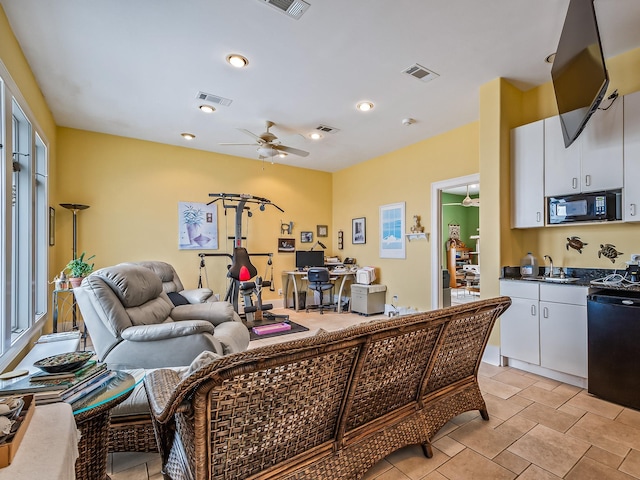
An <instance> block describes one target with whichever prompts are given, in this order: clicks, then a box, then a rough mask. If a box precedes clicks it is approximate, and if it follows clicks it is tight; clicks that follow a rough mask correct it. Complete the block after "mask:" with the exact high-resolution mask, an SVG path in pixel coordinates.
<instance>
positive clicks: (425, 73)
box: [402, 63, 440, 82]
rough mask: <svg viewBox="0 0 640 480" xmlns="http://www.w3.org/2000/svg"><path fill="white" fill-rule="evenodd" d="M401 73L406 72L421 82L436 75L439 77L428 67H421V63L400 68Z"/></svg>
mask: <svg viewBox="0 0 640 480" xmlns="http://www.w3.org/2000/svg"><path fill="white" fill-rule="evenodd" d="M402 73H406V74H407V75H411V76H412V77H415V78H417V79H418V80H420V81H422V82H428V81H429V80H433V79H434V78H436V77H439V76H440V75H438V74H437V73H436V72H434V71H431V70H429V69H428V68H425V67H423V66H422V65H418V64H417V63H414V64H413V65H411V66H410V67H408V68H405V69H404V70H402Z"/></svg>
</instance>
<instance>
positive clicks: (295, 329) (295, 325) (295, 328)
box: [247, 321, 309, 340]
mask: <svg viewBox="0 0 640 480" xmlns="http://www.w3.org/2000/svg"><path fill="white" fill-rule="evenodd" d="M272 323H281V322H269V321H265V322H253V323H252V324H251V325H249V324H247V328H248V329H249V336H250V338H251V340H261V339H263V338H269V337H278V336H280V335H288V334H290V333H298V332H307V331H309V329H308V328H307V327H303V326H302V325H300V324H298V323H296V322H291V321H289V322H288V323H289V324H290V325H291V330H284V331H281V332H273V333H267V334H264V335H256V334H255V333H253V330H252V328H253V327H257V326H260V325H270V324H272Z"/></svg>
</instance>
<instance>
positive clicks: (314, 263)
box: [296, 250, 324, 269]
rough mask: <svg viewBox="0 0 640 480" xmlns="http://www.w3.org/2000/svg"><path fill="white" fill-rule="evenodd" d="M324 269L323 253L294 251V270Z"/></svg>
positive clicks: (320, 251) (318, 251) (319, 251)
mask: <svg viewBox="0 0 640 480" xmlns="http://www.w3.org/2000/svg"><path fill="white" fill-rule="evenodd" d="M306 267H324V251H322V250H317V251H313V250H296V268H299V269H300V268H306Z"/></svg>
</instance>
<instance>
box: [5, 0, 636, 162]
mask: <svg viewBox="0 0 640 480" xmlns="http://www.w3.org/2000/svg"><path fill="white" fill-rule="evenodd" d="M308 2H309V3H310V4H311V6H310V8H309V9H308V10H307V11H306V13H305V14H304V15H303V16H302V17H301V18H300V19H298V20H295V19H293V18H290V17H288V16H286V15H284V14H283V13H281V12H280V11H278V10H276V9H275V8H273V7H271V6H269V5H267V4H265V3H264V1H263V0H183V1H178V0H110V1H97V0H0V4H1V5H2V6H3V8H4V10H5V12H6V14H7V17H8V18H9V21H10V23H11V26H12V28H13V30H14V32H15V35H16V37H17V38H18V41H19V42H20V45H21V46H22V49H23V50H24V53H25V55H26V57H27V60H28V62H29V64H30V65H31V68H32V70H33V72H34V74H35V76H36V78H37V80H38V83H39V85H40V87H41V89H42V91H43V93H44V95H45V97H46V100H47V103H48V104H49V106H50V108H51V110H52V112H53V115H54V117H55V120H56V123H57V124H58V125H60V126H65V127H71V128H79V129H85V130H91V131H97V132H104V133H108V134H114V135H121V136H126V137H133V138H139V139H144V140H150V141H154V142H161V143H166V144H172V145H180V146H188V147H190V148H196V149H201V150H207V151H212V152H220V153H224V154H229V155H237V156H241V157H247V158H257V157H258V154H257V152H256V150H255V147H251V146H220V145H219V143H220V142H238V143H251V141H252V140H251V138H250V137H249V136H247V135H246V134H245V133H243V132H241V131H239V130H238V129H240V128H242V129H247V130H249V131H251V132H254V133H256V134H260V133H261V132H263V131H264V122H265V121H266V120H272V121H274V122H275V123H276V126H275V127H274V128H272V132H273V133H275V134H276V135H277V136H278V137H279V139H280V141H281V142H282V143H283V144H285V145H289V146H292V147H295V148H299V149H303V150H307V151H309V152H310V155H309V156H308V157H306V158H303V157H298V156H294V155H289V156H288V157H287V158H285V159H277V162H278V163H282V164H286V165H293V166H300V167H306V168H312V169H316V170H324V171H328V172H334V171H337V170H340V169H342V168H344V167H347V166H350V165H353V164H356V163H359V162H362V161H365V160H368V159H370V158H373V157H376V156H379V155H382V154H384V153H387V152H391V151H394V150H397V149H399V148H402V147H404V146H407V145H410V144H413V143H416V142H418V141H420V140H423V139H426V138H429V137H432V136H434V135H438V134H440V133H442V132H446V131H448V130H451V129H453V128H456V127H458V126H461V125H464V124H467V123H469V122H473V121H475V120H477V119H478V89H479V87H480V86H481V85H483V84H485V83H486V82H488V81H490V80H492V79H494V78H497V77H505V78H507V79H508V80H510V81H511V82H512V83H514V84H515V85H516V86H518V87H520V88H522V89H524V90H526V89H529V88H531V87H533V86H537V85H540V84H542V83H545V82H547V81H549V80H550V69H551V68H550V65H549V64H546V63H545V62H544V58H545V57H546V56H547V55H548V54H550V53H552V52H554V51H555V48H556V46H557V43H558V39H559V37H560V31H561V29H562V24H563V22H564V16H565V13H566V10H567V6H568V4H569V0H482V1H478V0H448V1H442V0H420V1H418V0H395V1H393V2H390V1H388V0H349V1H345V0H308ZM595 7H596V12H597V16H598V21H599V24H600V33H601V36H602V42H603V47H604V50H605V57H610V56H615V55H617V54H619V53H622V52H624V51H627V50H630V49H632V48H635V47H638V46H640V28H638V24H639V21H640V1H638V0H596V1H595ZM230 53H240V54H242V55H244V56H246V57H247V58H248V59H249V66H248V67H247V68H245V69H242V70H237V69H234V68H232V67H230V66H229V65H228V64H227V63H226V62H225V57H226V56H227V55H228V54H230ZM414 63H419V64H421V65H422V66H424V67H426V68H428V69H430V70H433V71H435V72H437V73H438V74H439V75H440V76H439V77H438V78H435V79H434V80H432V81H430V82H427V83H424V82H421V81H419V80H417V79H415V78H413V77H411V76H408V75H406V74H403V73H401V72H402V71H403V70H404V69H405V68H407V67H409V66H411V65H412V64H414ZM612 87H614V88H615V85H612ZM200 91H203V92H206V93H210V94H214V95H218V96H221V97H225V98H228V99H231V100H233V103H232V104H231V105H230V106H228V107H224V106H219V107H218V108H217V111H216V112H214V113H213V114H210V115H207V114H204V113H202V112H201V111H199V110H198V109H197V106H198V105H199V104H200V103H201V102H199V101H198V100H197V99H196V95H197V93H198V92H200ZM361 100H370V101H372V102H374V103H375V108H374V109H373V110H372V111H370V112H367V113H362V112H358V111H356V109H355V105H356V103H357V102H359V101H361ZM407 117H410V118H413V119H415V120H416V123H414V124H413V125H410V126H404V125H403V124H402V119H404V118H407ZM319 124H325V125H329V126H331V127H335V128H337V129H339V130H340V131H339V132H337V133H334V134H325V135H324V138H323V139H321V140H320V141H316V142H314V141H312V140H310V139H308V137H307V135H308V134H309V133H310V132H312V131H313V130H314V129H315V128H316V127H317V126H318V125H319ZM181 132H191V133H194V134H195V135H196V139H195V140H193V141H191V142H186V141H185V140H183V139H182V138H181V137H180V133H181ZM446 160H447V159H443V161H446Z"/></svg>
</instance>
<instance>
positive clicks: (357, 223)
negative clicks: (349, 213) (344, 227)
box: [351, 217, 367, 245]
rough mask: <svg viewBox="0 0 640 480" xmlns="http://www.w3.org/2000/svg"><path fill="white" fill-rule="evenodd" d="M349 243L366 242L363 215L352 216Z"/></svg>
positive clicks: (365, 225) (365, 222)
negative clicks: (358, 216)
mask: <svg viewBox="0 0 640 480" xmlns="http://www.w3.org/2000/svg"><path fill="white" fill-rule="evenodd" d="M351 243H353V244H354V245H356V244H358V243H367V219H366V218H365V217H360V218H354V219H353V220H352V221H351Z"/></svg>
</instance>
